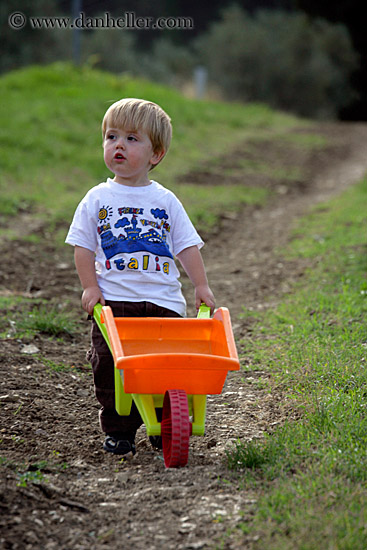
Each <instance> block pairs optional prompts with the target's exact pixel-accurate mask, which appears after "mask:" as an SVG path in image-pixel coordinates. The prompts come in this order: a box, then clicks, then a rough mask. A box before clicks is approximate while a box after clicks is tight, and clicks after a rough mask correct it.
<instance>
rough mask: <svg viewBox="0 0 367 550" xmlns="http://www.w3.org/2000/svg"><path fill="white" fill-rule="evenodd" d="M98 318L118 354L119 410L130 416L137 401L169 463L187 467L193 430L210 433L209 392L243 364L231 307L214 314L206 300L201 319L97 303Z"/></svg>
mask: <svg viewBox="0 0 367 550" xmlns="http://www.w3.org/2000/svg"><path fill="white" fill-rule="evenodd" d="M94 319H95V320H96V322H97V324H98V326H99V328H100V330H101V332H102V334H103V336H104V338H105V340H106V342H107V344H108V346H109V348H110V350H111V353H112V355H113V359H114V364H115V407H116V411H117V412H118V414H120V415H122V416H124V415H129V414H130V410H131V405H132V401H133V400H134V402H135V404H136V406H137V409H138V411H139V413H140V416H141V417H142V420H143V422H144V424H145V426H146V430H147V434H148V436H159V435H161V436H162V446H163V458H164V463H165V466H166V467H167V468H174V467H180V466H185V465H186V464H187V461H188V456H189V438H190V435H204V431H205V415H206V396H207V395H208V394H220V393H221V391H222V389H223V385H224V382H225V379H226V376H227V372H228V371H229V370H239V368H240V365H239V361H238V355H237V350H236V346H235V343H234V338H233V332H232V326H231V321H230V316H229V311H228V309H227V308H219V309H218V310H217V311H216V312H215V314H214V316H213V318H210V309H209V308H208V307H207V306H205V305H202V306H201V308H200V310H199V313H198V317H197V318H176V317H173V318H161V317H114V316H113V313H112V309H111V308H110V307H109V306H105V307H102V306H101V305H100V304H97V305H96V306H95V308H94ZM161 407H163V409H162V421H161V422H159V421H158V419H157V414H156V408H161Z"/></svg>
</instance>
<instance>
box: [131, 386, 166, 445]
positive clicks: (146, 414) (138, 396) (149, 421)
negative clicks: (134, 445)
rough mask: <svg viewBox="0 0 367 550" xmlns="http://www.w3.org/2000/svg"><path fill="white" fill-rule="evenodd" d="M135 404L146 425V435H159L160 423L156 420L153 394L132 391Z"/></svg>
mask: <svg viewBox="0 0 367 550" xmlns="http://www.w3.org/2000/svg"><path fill="white" fill-rule="evenodd" d="M132 396H133V399H134V401H135V405H136V406H137V409H138V411H139V413H140V416H141V418H142V420H143V422H144V424H145V426H146V429H147V434H148V435H161V424H160V422H158V420H157V415H156V412H155V407H154V396H153V395H146V394H142V393H133V394H132Z"/></svg>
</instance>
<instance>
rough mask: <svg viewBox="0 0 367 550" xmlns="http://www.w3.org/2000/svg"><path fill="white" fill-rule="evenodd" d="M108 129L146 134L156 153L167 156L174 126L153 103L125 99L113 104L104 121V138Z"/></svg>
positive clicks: (164, 113)
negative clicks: (120, 129) (124, 129)
mask: <svg viewBox="0 0 367 550" xmlns="http://www.w3.org/2000/svg"><path fill="white" fill-rule="evenodd" d="M107 128H126V129H128V130H130V131H139V130H140V131H143V132H145V133H146V134H147V135H148V137H149V139H150V141H151V143H152V147H153V151H154V152H155V153H157V152H161V151H164V153H165V154H166V153H167V151H168V148H169V146H170V143H171V138H172V125H171V119H170V117H169V116H168V115H167V113H166V112H165V111H164V110H163V109H162V108H161V107H159V105H157V104H156V103H153V102H152V101H146V100H144V99H135V98H129V97H128V98H125V99H120V101H116V103H113V104H112V105H111V106H110V107H109V108H108V109H107V111H106V114H105V116H104V117H103V121H102V137H103V140H104V139H105V134H106V131H107Z"/></svg>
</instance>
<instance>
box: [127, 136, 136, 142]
mask: <svg viewBox="0 0 367 550" xmlns="http://www.w3.org/2000/svg"><path fill="white" fill-rule="evenodd" d="M127 139H128V141H138V140H137V139H136V137H135V136H129V137H128V138H127Z"/></svg>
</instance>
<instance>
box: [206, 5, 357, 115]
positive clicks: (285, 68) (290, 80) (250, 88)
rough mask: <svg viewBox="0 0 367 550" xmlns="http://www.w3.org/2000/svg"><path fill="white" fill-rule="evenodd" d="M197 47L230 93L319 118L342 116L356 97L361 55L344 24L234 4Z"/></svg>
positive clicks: (241, 98)
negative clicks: (354, 79)
mask: <svg viewBox="0 0 367 550" xmlns="http://www.w3.org/2000/svg"><path fill="white" fill-rule="evenodd" d="M196 47H197V50H198V51H199V52H200V55H201V61H202V62H203V63H205V64H206V65H207V66H208V68H209V71H210V76H211V78H212V80H213V81H215V83H216V84H217V85H219V86H221V87H222V88H223V90H224V91H225V93H226V95H227V96H228V97H229V98H233V99H240V100H244V101H263V102H265V103H268V104H269V105H271V106H273V107H276V108H280V109H284V110H291V111H293V112H296V113H297V114H300V115H302V116H312V117H319V118H325V117H334V116H336V115H337V113H338V110H339V109H340V108H341V107H343V106H345V105H347V104H348V103H349V102H350V101H351V99H352V98H353V92H352V89H351V87H350V84H349V80H348V79H349V75H350V73H351V72H352V71H353V70H354V69H355V68H356V66H357V55H356V54H355V52H354V50H353V47H352V44H351V39H350V36H349V33H348V31H347V29H346V27H344V26H343V25H341V24H332V23H328V22H327V21H325V20H322V19H310V18H309V17H308V16H306V15H305V14H302V13H294V12H293V13H289V12H285V11H277V10H275V11H274V10H271V11H270V10H263V11H259V12H257V13H256V15H255V16H253V17H251V16H249V15H247V14H246V13H245V12H244V11H243V10H242V9H241V8H239V7H238V6H232V7H231V8H229V9H226V10H225V11H224V12H223V16H222V20H221V21H219V22H217V23H215V24H213V25H212V26H211V27H210V29H209V31H208V32H207V33H206V34H205V35H204V36H202V37H200V38H198V40H197V43H196Z"/></svg>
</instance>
